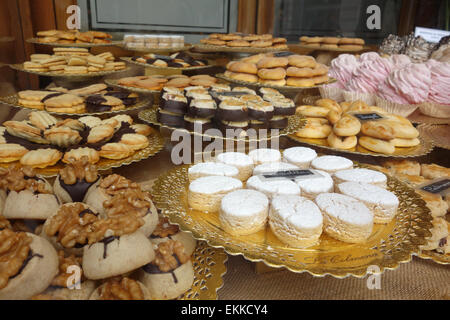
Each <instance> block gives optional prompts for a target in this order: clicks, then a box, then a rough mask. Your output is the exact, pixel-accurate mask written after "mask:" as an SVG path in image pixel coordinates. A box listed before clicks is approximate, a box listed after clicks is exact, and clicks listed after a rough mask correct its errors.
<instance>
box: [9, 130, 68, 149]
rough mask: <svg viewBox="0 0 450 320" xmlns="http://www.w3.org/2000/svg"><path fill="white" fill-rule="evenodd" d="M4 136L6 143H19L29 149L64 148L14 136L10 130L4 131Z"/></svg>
mask: <svg viewBox="0 0 450 320" xmlns="http://www.w3.org/2000/svg"><path fill="white" fill-rule="evenodd" d="M3 138H4V139H5V142H6V143H12V144H19V145H21V146H22V147H24V148H25V149H27V150H29V151H32V150H38V149H57V150H60V151H62V150H63V149H62V148H60V147H58V146H56V145H52V144H40V143H35V142H31V141H28V140H26V139H23V138H19V137H16V136H13V135H12V134H10V133H9V132H8V131H5V132H3Z"/></svg>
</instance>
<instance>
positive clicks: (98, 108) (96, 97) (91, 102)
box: [85, 94, 124, 112]
mask: <svg viewBox="0 0 450 320" xmlns="http://www.w3.org/2000/svg"><path fill="white" fill-rule="evenodd" d="M85 103H86V110H87V111H88V112H107V111H111V110H117V109H122V108H123V107H124V104H123V102H122V100H120V99H118V98H116V97H113V96H112V95H109V96H104V95H101V94H93V95H90V96H88V97H87V98H86V99H85Z"/></svg>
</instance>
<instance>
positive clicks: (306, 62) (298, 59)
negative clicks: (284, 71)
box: [288, 38, 317, 69]
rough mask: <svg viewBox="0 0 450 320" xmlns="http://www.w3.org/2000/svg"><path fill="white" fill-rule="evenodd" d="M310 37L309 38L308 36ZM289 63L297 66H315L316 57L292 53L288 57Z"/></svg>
mask: <svg viewBox="0 0 450 320" xmlns="http://www.w3.org/2000/svg"><path fill="white" fill-rule="evenodd" d="M310 39H311V38H310ZM288 60H289V65H290V66H293V67H297V68H311V69H312V68H315V67H316V66H317V62H316V59H314V58H313V57H311V56H301V55H296V54H295V55H292V56H289V57H288Z"/></svg>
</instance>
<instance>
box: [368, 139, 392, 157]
mask: <svg viewBox="0 0 450 320" xmlns="http://www.w3.org/2000/svg"><path fill="white" fill-rule="evenodd" d="M359 144H360V145H361V146H362V147H364V148H366V149H367V150H370V151H373V152H378V153H383V154H393V153H394V152H395V146H394V144H392V143H391V142H390V141H386V140H381V139H376V138H372V137H368V136H362V137H360V138H359Z"/></svg>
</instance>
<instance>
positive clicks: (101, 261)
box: [0, 159, 226, 300]
mask: <svg viewBox="0 0 450 320" xmlns="http://www.w3.org/2000/svg"><path fill="white" fill-rule="evenodd" d="M1 173H2V175H1V179H0V188H1V191H2V193H4V194H5V195H6V194H7V196H8V197H10V196H11V194H12V192H15V191H13V190H19V189H18V188H19V185H21V186H25V188H26V189H27V190H34V192H36V193H37V192H38V189H39V190H40V189H41V188H45V190H46V192H48V193H47V194H48V195H52V197H55V198H56V197H57V198H58V199H61V200H63V201H64V202H58V205H57V206H56V207H54V208H53V209H52V210H51V213H50V214H49V215H47V214H45V218H44V216H42V217H41V218H36V217H35V216H32V213H33V211H39V210H41V208H42V207H43V206H47V207H48V208H50V206H51V201H50V200H51V199H41V198H38V197H34V198H32V199H28V200H26V199H21V200H18V201H20V202H22V203H24V202H26V203H27V205H30V206H32V209H31V208H28V213H29V214H28V215H27V216H21V219H22V221H25V222H26V221H34V220H30V219H40V225H39V227H38V228H36V229H35V230H34V231H32V232H31V231H27V232H24V231H20V230H19V224H17V223H16V222H15V221H17V219H18V216H14V217H11V218H7V216H6V215H3V214H2V215H1V216H0V239H1V242H2V244H4V245H3V247H2V250H1V251H0V257H1V259H0V261H1V262H0V298H1V299H6V300H17V299H20V300H24V299H25V300H26V299H33V300H89V299H91V300H155V299H177V298H180V297H184V298H187V299H191V298H192V297H191V298H190V296H187V295H189V294H191V295H193V296H194V297H193V298H195V297H197V298H199V297H200V298H201V297H208V296H214V295H215V294H216V289H217V288H219V287H220V286H221V283H222V282H221V280H220V279H219V278H220V277H221V276H222V275H223V273H224V268H225V267H224V262H225V260H226V259H225V254H224V253H221V252H220V251H219V250H216V249H212V248H208V247H206V246H205V244H199V245H198V246H197V243H196V240H195V239H193V238H192V236H190V234H188V233H185V232H182V231H180V230H179V228H178V227H177V226H175V225H172V224H170V223H169V222H168V220H167V219H165V218H163V217H160V216H159V214H158V212H157V211H156V208H155V206H154V205H153V201H152V199H151V197H150V195H149V194H148V193H146V192H144V191H143V190H142V189H141V187H140V186H139V185H138V184H137V183H135V182H133V181H130V180H128V179H126V178H125V177H122V176H118V175H108V176H103V177H102V176H100V175H98V173H97V168H96V167H95V166H93V165H91V164H89V163H88V162H87V161H86V159H82V160H80V161H72V162H71V163H70V164H69V165H67V166H66V167H65V168H63V169H62V170H61V172H60V175H59V176H58V177H57V179H56V180H55V183H54V188H52V187H51V186H50V185H49V184H48V183H47V182H46V180H44V179H43V178H41V177H36V176H35V175H34V173H33V172H32V170H31V169H30V168H27V167H22V168H19V167H16V166H14V167H11V168H9V169H7V170H6V169H4V170H2V172H1ZM66 183H67V185H65V184H66ZM36 188H38V189H36ZM91 192H92V193H94V194H97V195H98V194H100V193H99V192H103V193H104V196H103V197H102V198H101V199H100V200H99V201H97V203H98V204H99V205H100V206H101V210H97V208H96V207H95V206H96V204H97V203H94V204H93V205H89V204H88V203H87V202H86V201H87V199H88V198H89V197H87V196H86V195H88V194H89V193H91ZM83 195H84V196H83ZM80 199H81V200H80ZM88 202H90V203H91V202H92V201H88ZM3 204H4V203H3V201H2V202H1V205H2V208H1V209H2V210H1V212H2V213H3V212H5V211H4V210H3ZM16 205H17V204H16ZM7 211H8V210H7ZM30 213H31V214H30ZM148 216H151V219H148V218H147V217H148ZM206 257H208V259H206ZM205 259H206V260H208V264H206V263H205V262H204V261H203V260H205ZM211 262H213V264H211ZM194 263H195V266H196V267H195V270H194V267H193V264H194ZM216 264H218V265H219V266H217V267H216V266H215V265H216ZM74 271H76V273H74ZM216 272H217V273H216ZM36 274H39V275H40V276H39V277H36ZM74 275H75V276H74ZM194 281H199V282H200V281H203V282H202V283H201V285H200V284H195V283H194ZM200 287H201V288H200ZM202 292H203V294H202Z"/></svg>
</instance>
